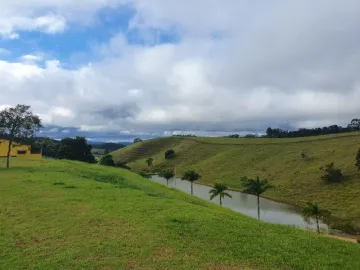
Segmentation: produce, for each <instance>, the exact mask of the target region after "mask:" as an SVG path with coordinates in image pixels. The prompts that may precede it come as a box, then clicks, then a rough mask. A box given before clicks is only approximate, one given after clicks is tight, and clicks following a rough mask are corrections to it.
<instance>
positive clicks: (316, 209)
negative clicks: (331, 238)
mask: <svg viewBox="0 0 360 270" xmlns="http://www.w3.org/2000/svg"><path fill="white" fill-rule="evenodd" d="M302 215H303V217H304V218H305V219H306V220H309V219H310V218H315V220H316V225H317V231H318V233H320V226H319V220H320V219H324V218H328V217H329V216H330V212H329V211H327V210H322V209H320V206H319V204H318V203H317V202H307V203H306V207H305V208H304V209H303V210H302Z"/></svg>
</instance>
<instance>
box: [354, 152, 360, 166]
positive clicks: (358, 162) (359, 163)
mask: <svg viewBox="0 0 360 270" xmlns="http://www.w3.org/2000/svg"><path fill="white" fill-rule="evenodd" d="M355 160H356V163H355V166H356V168H357V169H358V170H360V149H359V150H358V152H357V154H356V158H355Z"/></svg>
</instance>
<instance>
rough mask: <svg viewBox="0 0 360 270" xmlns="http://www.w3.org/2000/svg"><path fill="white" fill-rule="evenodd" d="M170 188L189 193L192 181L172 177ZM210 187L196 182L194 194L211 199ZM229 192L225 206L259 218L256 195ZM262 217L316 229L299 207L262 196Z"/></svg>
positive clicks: (162, 182)
mask: <svg viewBox="0 0 360 270" xmlns="http://www.w3.org/2000/svg"><path fill="white" fill-rule="evenodd" d="M151 180H152V181H154V182H157V183H160V184H163V185H166V179H164V178H162V177H159V176H152V178H151ZM169 188H176V189H178V190H181V191H183V192H186V193H189V194H190V192H191V185H190V182H188V181H183V180H181V179H179V178H174V179H170V180H169ZM210 189H211V188H210V187H208V186H203V185H199V184H195V183H194V196H196V197H199V198H201V199H204V200H210V194H209V191H210ZM227 192H228V193H229V194H230V195H231V196H232V198H224V199H223V207H227V208H230V209H232V210H234V211H236V212H239V213H242V214H244V215H247V216H250V217H253V218H256V219H257V198H256V196H254V195H250V194H246V193H241V192H237V191H227ZM212 202H214V203H216V204H220V201H219V197H215V198H214V199H213V200H212ZM260 218H261V220H262V221H266V222H269V223H275V224H285V225H292V226H296V227H299V228H302V229H311V230H316V223H315V221H314V220H311V221H310V223H309V222H307V221H305V220H304V218H303V217H302V216H301V213H300V211H299V209H298V208H296V207H294V206H292V205H288V204H283V203H278V202H274V201H271V200H268V199H263V198H260ZM320 228H321V229H322V230H325V231H327V230H328V226H327V225H326V224H324V223H320Z"/></svg>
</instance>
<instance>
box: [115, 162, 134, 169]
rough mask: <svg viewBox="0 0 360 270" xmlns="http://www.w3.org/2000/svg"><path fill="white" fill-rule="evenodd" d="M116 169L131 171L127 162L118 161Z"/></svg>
mask: <svg viewBox="0 0 360 270" xmlns="http://www.w3.org/2000/svg"><path fill="white" fill-rule="evenodd" d="M115 167H117V168H122V169H126V170H131V168H130V167H129V166H127V165H126V162H125V161H118V162H116V163H115Z"/></svg>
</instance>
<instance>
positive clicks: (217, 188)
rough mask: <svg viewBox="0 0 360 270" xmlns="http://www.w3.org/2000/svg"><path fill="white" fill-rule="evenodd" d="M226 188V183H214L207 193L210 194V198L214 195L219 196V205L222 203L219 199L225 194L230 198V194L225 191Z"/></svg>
mask: <svg viewBox="0 0 360 270" xmlns="http://www.w3.org/2000/svg"><path fill="white" fill-rule="evenodd" d="M226 190H228V186H227V185H225V184H219V183H216V184H215V185H214V187H213V188H212V190H210V191H209V193H210V194H211V196H210V200H212V199H214V198H215V197H216V196H219V197H220V205H222V200H221V199H223V198H225V196H226V197H229V198H232V196H231V195H230V194H229V193H226V192H225V191H226Z"/></svg>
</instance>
